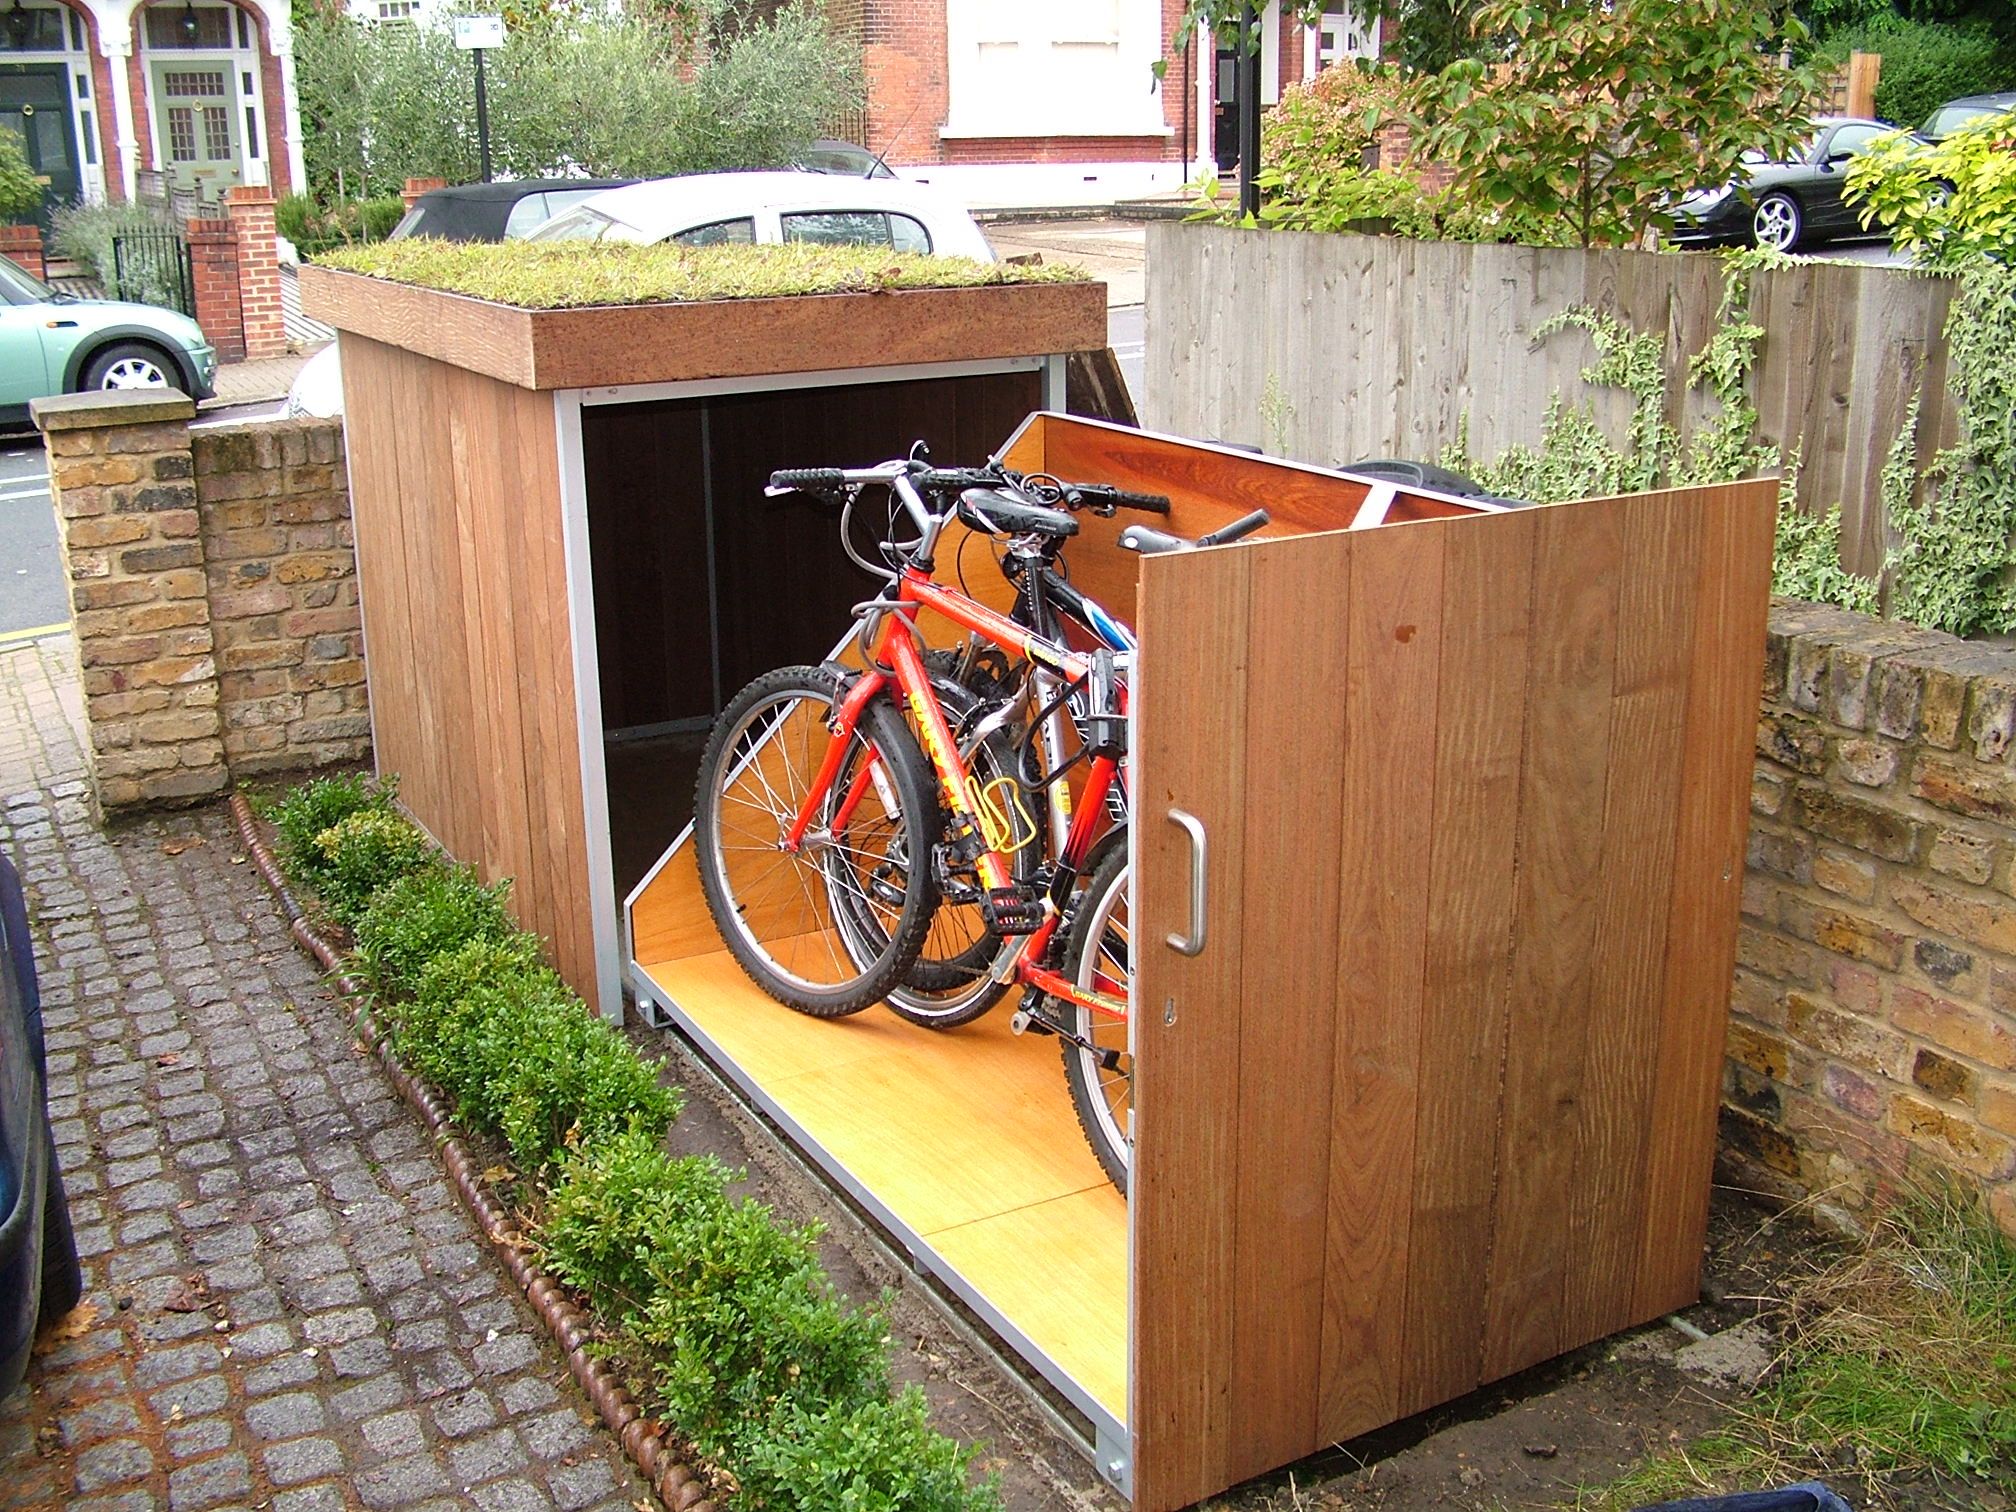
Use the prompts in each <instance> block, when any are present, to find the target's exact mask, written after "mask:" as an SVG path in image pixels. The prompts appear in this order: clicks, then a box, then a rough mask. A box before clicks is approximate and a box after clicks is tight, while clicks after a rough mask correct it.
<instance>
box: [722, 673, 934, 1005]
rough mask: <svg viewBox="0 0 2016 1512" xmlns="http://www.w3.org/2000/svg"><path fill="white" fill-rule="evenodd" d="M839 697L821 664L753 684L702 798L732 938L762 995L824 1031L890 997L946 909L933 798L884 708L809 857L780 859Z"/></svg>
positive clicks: (857, 746) (820, 817)
mask: <svg viewBox="0 0 2016 1512" xmlns="http://www.w3.org/2000/svg"><path fill="white" fill-rule="evenodd" d="M840 697H841V685H840V682H839V679H838V678H837V677H836V676H835V675H834V674H832V673H830V672H827V671H825V670H823V669H821V668H818V667H784V668H781V669H779V670H778V671H775V672H770V673H766V674H765V675H763V676H762V677H759V678H757V679H756V680H755V681H754V682H752V683H751V684H749V686H748V687H746V688H744V689H743V690H742V691H741V692H740V693H737V694H736V695H735V697H734V698H733V699H731V700H730V701H729V703H728V707H727V708H726V709H724V710H723V711H722V714H721V717H720V719H719V720H717V721H716V722H715V725H714V730H713V733H712V734H710V735H709V736H708V739H707V748H706V751H705V752H704V753H703V754H702V756H701V758H700V776H699V781H698V784H697V791H696V792H695V795H694V817H693V839H694V850H695V860H696V862H697V863H698V866H699V871H700V885H701V891H702V892H703V893H704V894H705V895H706V898H707V908H708V911H709V912H710V913H712V914H713V916H714V923H715V926H716V927H717V928H718V929H719V930H720V931H721V938H722V940H723V941H724V942H725V943H726V944H727V946H728V949H729V951H730V953H731V954H733V955H734V957H735V959H736V961H737V962H738V963H739V964H740V965H741V967H742V969H743V970H744V971H746V972H748V973H749V976H750V978H751V979H752V980H753V981H755V983H756V984H757V985H758V986H759V987H761V988H762V989H763V990H764V991H765V992H767V993H769V994H770V995H771V996H772V997H774V998H776V999H777V1000H778V1001H779V1002H781V1003H783V1004H785V1005H786V1006H788V1007H791V1008H795V1009H797V1010H798V1011H799V1012H800V1013H809V1014H812V1015H814V1016H816V1017H820V1018H833V1017H837V1016H838V1015H840V1014H845V1013H858V1012H860V1011H861V1010H862V1009H863V1008H866V1007H868V1006H869V1005H870V1004H872V1003H875V1002H877V1001H878V1000H880V999H881V998H882V997H883V996H885V995H886V994H887V993H888V991H889V989H890V988H891V987H892V986H893V985H895V983H896V982H898V981H899V980H900V979H901V978H902V976H903V973H904V972H905V971H907V970H909V968H910V966H911V964H912V962H914V961H915V960H916V959H917V952H918V950H919V949H920V948H921V947H922V945H923V942H924V938H925V935H926V934H927V932H928V931H929V929H930V927H931V916H932V914H933V912H934V911H935V909H936V907H937V902H938V892H937V886H936V884H935V882H934V881H933V879H932V876H931V868H930V865H929V858H930V847H931V842H932V840H933V838H934V837H935V835H936V832H937V819H938V803H937V796H936V791H935V789H934V788H933V786H932V782H931V777H930V773H929V768H928V767H926V765H925V762H924V755H923V752H921V751H920V750H919V749H918V748H917V744H916V741H915V740H914V739H913V738H912V736H911V734H910V731H909V729H908V727H907V726H906V725H905V724H904V723H903V720H902V718H901V717H900V716H899V715H898V714H897V712H896V710H895V707H894V706H893V705H892V704H890V703H889V702H888V701H887V700H886V699H879V698H878V699H876V700H875V701H874V702H872V703H870V704H869V706H868V707H867V709H866V710H865V711H864V712H863V714H862V717H861V720H860V723H859V725H858V726H857V727H856V729H855V732H854V734H853V736H852V738H851V739H850V740H849V742H848V745H847V748H846V750H845V752H844V753H843V757H842V760H841V763H840V769H839V772H838V774H837V775H836V776H835V778H834V780H833V782H832V784H831V786H830V788H829V789H828V791H827V792H826V793H825V795H824V796H823V797H822V798H821V799H820V800H819V803H818V806H817V808H816V810H815V812H814V815H813V821H812V825H811V827H810V829H809V830H807V832H806V834H805V837H804V839H803V841H802V842H801V843H800V845H799V847H798V848H797V849H796V850H786V849H785V848H784V844H783V840H784V836H785V834H786V832H787V830H788V829H789V827H790V826H791V824H792V823H793V821H794V820H795V818H796V816H797V814H798V812H799V810H800V808H801V806H802V805H803V804H804V802H805V798H806V795H807V794H808V793H810V792H811V791H812V788H813V785H814V782H815V780H816V778H817V776H818V773H819V770H820V766H821V763H822V762H823V761H824V760H825V757H826V753H827V750H828V747H829V744H830V742H831V739H832V732H831V729H830V727H829V726H830V721H831V720H832V718H833V715H834V710H835V707H836V705H837V704H838V702H839V699H840ZM920 855H921V856H922V858H923V864H920V865H913V864H912V858H913V856H920ZM843 930H844V931H845V935H844V937H843V934H842V931H843ZM864 940H866V941H868V942H870V944H869V947H868V948H863V942H864Z"/></svg>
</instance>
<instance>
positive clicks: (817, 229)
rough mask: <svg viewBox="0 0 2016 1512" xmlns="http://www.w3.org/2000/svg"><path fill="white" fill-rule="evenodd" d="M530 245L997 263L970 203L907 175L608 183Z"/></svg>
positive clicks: (697, 176) (696, 176)
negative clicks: (806, 248) (804, 251)
mask: <svg viewBox="0 0 2016 1512" xmlns="http://www.w3.org/2000/svg"><path fill="white" fill-rule="evenodd" d="M526 240H527V241H535V242H547V241H623V242H640V243H651V242H663V241H676V242H683V243H685V244H686V245H687V246H692V247H706V246H715V245H718V244H720V243H723V242H745V243H746V242H753V243H760V244H764V245H776V244H777V243H780V242H835V243H851V244H855V245H865V246H871V247H887V248H889V249H890V250H891V251H894V252H929V253H934V254H936V255H938V256H940V257H970V258H972V259H973V260H974V261H975V262H985V263H991V262H993V261H994V260H995V257H994V249H993V248H992V247H990V246H988V245H987V238H986V237H985V236H983V235H981V233H980V227H979V226H978V225H977V224H976V223H975V222H974V219H973V217H972V216H971V215H969V214H967V213H966V209H965V207H964V206H962V205H960V204H959V203H958V202H957V201H955V200H951V199H948V198H946V197H945V196H944V195H942V194H940V193H938V192H937V191H936V190H932V189H927V188H925V187H924V186H923V185H921V184H912V183H910V182H908V181H907V180H904V179H898V178H841V177H838V176H837V175H833V174H824V173H817V174H814V173H692V174H687V175H685V176H683V177H680V178H668V179H650V180H647V181H646V182H644V183H641V184H626V185H624V186H623V187H622V188H621V189H605V190H603V191H602V192H601V193H600V194H597V195H594V196H592V197H591V198H589V199H585V200H583V201H582V202H581V203H580V204H578V205H576V206H575V207H574V208H573V209H571V210H566V211H563V212H561V213H560V214H559V215H556V216H554V217H553V218H552V219H551V220H549V221H547V222H546V223H545V224H544V225H542V226H540V227H539V228H538V229H537V230H536V231H534V232H533V233H532V234H531V235H530V236H528V237H526Z"/></svg>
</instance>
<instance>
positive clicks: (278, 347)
mask: <svg viewBox="0 0 2016 1512" xmlns="http://www.w3.org/2000/svg"><path fill="white" fill-rule="evenodd" d="M224 209H225V212H226V213H227V214H228V215H229V216H230V217H231V224H232V225H234V226H236V227H237V228H238V310H239V314H240V316H241V317H242V318H243V322H244V328H245V356H246V358H247V360H249V361H256V360H257V359H259V358H261V357H278V356H280V355H281V354H282V353H284V352H285V351H286V350H287V328H286V326H285V324H284V323H283V322H282V320H281V316H280V259H279V256H278V254H277V253H276V252H275V250H274V246H273V238H274V234H275V232H274V226H273V191H272V190H271V189H269V188H266V187H265V186H263V185H261V186H259V187H257V188H250V187H244V186H241V187H239V188H235V189H232V190H230V191H228V192H227V193H226V194H225V196H224Z"/></svg>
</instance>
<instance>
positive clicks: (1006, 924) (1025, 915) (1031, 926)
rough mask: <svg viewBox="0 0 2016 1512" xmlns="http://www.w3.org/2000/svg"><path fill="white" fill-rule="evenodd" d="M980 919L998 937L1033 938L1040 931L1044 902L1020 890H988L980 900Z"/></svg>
mask: <svg viewBox="0 0 2016 1512" xmlns="http://www.w3.org/2000/svg"><path fill="white" fill-rule="evenodd" d="M980 917H981V918H982V919H983V920H985V921H986V924H987V927H988V928H989V929H991V930H993V931H994V933H995V934H997V935H1026V934H1034V933H1035V932H1036V931H1037V930H1038V929H1041V928H1042V927H1043V917H1044V914H1043V899H1042V898H1041V897H1040V896H1038V895H1037V894H1035V893H1025V892H1024V891H1023V890H1022V889H1021V888H1019V887H990V888H988V889H987V892H986V895H985V896H984V897H982V898H981V899H980Z"/></svg>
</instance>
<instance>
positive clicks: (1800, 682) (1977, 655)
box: [1760, 599, 2016, 817]
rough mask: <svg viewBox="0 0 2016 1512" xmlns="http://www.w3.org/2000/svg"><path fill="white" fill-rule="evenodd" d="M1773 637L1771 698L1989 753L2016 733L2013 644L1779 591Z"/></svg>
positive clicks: (1994, 756) (1849, 723)
mask: <svg viewBox="0 0 2016 1512" xmlns="http://www.w3.org/2000/svg"><path fill="white" fill-rule="evenodd" d="M1766 647H1767V649H1766V663H1765V673H1764V695H1765V698H1766V700H1767V702H1768V701H1769V700H1772V699H1780V700H1782V701H1783V702H1784V703H1786V704H1789V705H1791V706H1792V707H1793V708H1795V709H1798V710H1801V711H1803V712H1806V713H1810V714H1815V715H1818V716H1820V717H1821V718H1823V719H1825V720H1828V721H1830V722H1832V723H1833V724H1836V725H1839V726H1840V727H1842V728H1843V729H1849V730H1871V731H1874V732H1875V733H1877V734H1880V735H1884V736H1887V737H1889V738H1890V739H1892V740H1905V741H1913V740H1915V741H1921V742H1923V743H1924V744H1926V745H1929V746H1935V747H1937V748H1939V749H1941V750H1947V751H1959V750H1965V751H1966V752H1967V753H1968V754H1969V755H1971V756H1973V757H1974V758H1975V759H1976V760H1977V761H1983V762H1989V763H1996V764H1999V763H2002V762H2004V761H2006V760H2007V759H2008V758H2009V755H2010V750H2011V746H2012V743H2016V646H2006V645H1994V644H1989V643H1986V642H1982V641H1968V640H1961V639H1960V638H1959V637H1957V636H1952V635H1947V634H1945V633H1944V632H1942V631H1938V630H1924V629H1920V628H1919V627H1918V626H1916V625H1904V624H1897V623H1895V622H1892V621H1889V620H1879V619H1873V618H1871V617H1870V616H1868V615H1864V614H1855V613H1852V612H1850V611H1849V610H1846V609H1836V608H1834V607H1832V606H1831V605H1827V604H1809V603H1804V602H1801V601H1799V600H1796V599H1776V600H1774V601H1773V602H1772V605H1771V619H1770V628H1769V632H1768V637H1767V643H1766ZM1760 754H1762V755H1772V754H1774V753H1773V752H1771V751H1768V750H1764V749H1762V748H1761V747H1760ZM2004 817H2010V816H2004Z"/></svg>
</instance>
